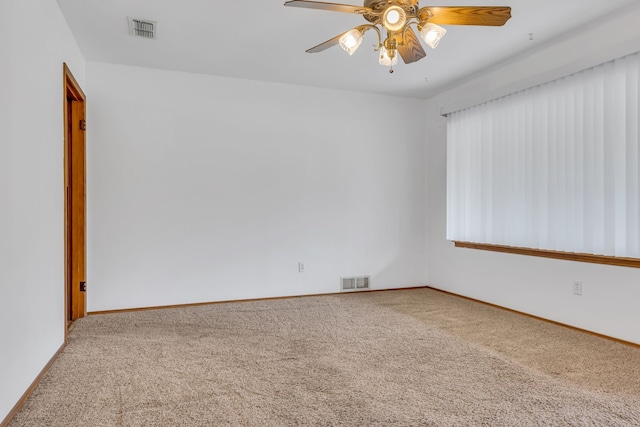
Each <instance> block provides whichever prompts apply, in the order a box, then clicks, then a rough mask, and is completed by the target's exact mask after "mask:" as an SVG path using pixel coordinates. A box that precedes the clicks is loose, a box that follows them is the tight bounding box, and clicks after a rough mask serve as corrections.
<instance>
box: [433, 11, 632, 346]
mask: <svg viewBox="0 0 640 427" xmlns="http://www.w3.org/2000/svg"><path fill="white" fill-rule="evenodd" d="M638 22H640V5H636V6H634V7H633V8H629V9H627V10H626V11H625V13H624V14H621V15H618V16H615V17H613V18H612V19H611V20H610V21H607V22H600V23H599V24H598V25H595V26H592V27H590V29H589V30H588V31H585V32H583V33H577V34H572V35H571V36H570V37H567V38H565V39H564V40H560V41H558V43H557V44H556V45H554V46H548V47H545V48H542V49H540V50H538V51H536V52H531V54H530V55H527V56H522V57H520V58H518V59H517V60H514V61H512V62H510V63H509V64H507V65H504V66H502V67H497V68H496V69H494V70H493V71H491V72H490V73H487V74H485V75H483V76H479V77H478V78H476V79H474V80H472V81H468V82H465V83H464V84H461V85H459V86H458V87H457V88H455V89H452V90H449V91H447V92H446V93H443V94H441V95H440V96H438V97H437V98H434V99H431V100H429V101H428V102H427V111H426V116H425V121H426V122H427V135H428V147H427V152H428V156H427V164H428V165H427V168H428V174H427V182H428V188H427V192H428V197H427V203H428V206H429V211H428V220H429V221H428V230H427V233H428V234H427V240H428V248H429V256H428V264H427V265H428V271H429V284H430V285H432V286H434V287H436V288H440V289H444V290H447V291H450V292H454V293H457V294H461V295H465V296H468V297H472V298H476V299H479V300H483V301H487V302H490V303H493V304H498V305H501V306H505V307H508V308H512V309H515V310H519V311H523V312H526V313H530V314H533V315H536V316H541V317H544V318H547V319H551V320H555V321H558V322H562V323H565V324H569V325H573V326H576V327H579V328H584V329H587V330H590V331H594V332H598V333H602V334H605V335H609V336H613V337H617V338H619V339H623V340H627V341H632V342H635V343H640V327H638V326H639V325H640V310H639V309H638V301H640V269H632V268H625V267H612V266H604V265H595V264H586V263H578V262H571V261H561V260H551V259H545V258H536V257H527V256H521V255H511V254H500V253H494V252H485V251H478V250H472V249H461V248H455V247H454V246H453V244H452V243H450V242H447V241H446V238H445V231H446V230H445V226H446V211H445V201H446V179H445V177H446V119H445V118H443V117H441V116H440V114H439V113H440V109H441V108H446V106H447V105H450V104H452V103H455V102H458V101H459V100H463V99H470V98H474V97H475V98H476V99H481V98H482V97H483V96H485V95H486V94H487V93H490V92H493V93H498V92H500V91H501V90H503V89H504V88H509V87H517V86H519V85H522V84H523V82H526V81H532V78H535V74H536V73H543V74H546V75H552V74H554V73H555V72H556V71H557V70H570V69H571V68H572V67H574V66H575V64H582V65H584V67H587V66H590V65H595V63H597V62H598V61H600V60H601V59H602V51H603V50H605V51H619V52H623V51H628V49H629V46H635V50H637V49H640V27H639V26H638V25H637V23H638ZM599 34H611V36H612V38H611V39H609V40H607V39H605V38H602V37H599ZM594 41H597V43H594ZM594 44H595V45H597V49H594ZM584 67H583V68H584ZM574 71H575V70H574ZM573 280H581V281H582V282H583V295H582V296H575V295H573V294H572V292H571V285H572V281H573Z"/></svg>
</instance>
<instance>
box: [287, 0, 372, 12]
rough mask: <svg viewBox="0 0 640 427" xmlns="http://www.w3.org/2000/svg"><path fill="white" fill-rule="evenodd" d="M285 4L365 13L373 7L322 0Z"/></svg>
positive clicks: (294, 1)
mask: <svg viewBox="0 0 640 427" xmlns="http://www.w3.org/2000/svg"><path fill="white" fill-rule="evenodd" d="M284 5H285V6H295V7H305V8H308V9H320V10H329V11H332V12H346V13H359V14H364V13H367V12H370V11H371V9H370V8H368V7H362V6H353V5H350V4H340V3H325V2H322V1H310V0H289V1H286V2H284Z"/></svg>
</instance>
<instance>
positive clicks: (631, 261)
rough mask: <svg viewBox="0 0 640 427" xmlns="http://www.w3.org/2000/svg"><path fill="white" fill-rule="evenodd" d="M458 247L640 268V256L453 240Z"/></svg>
mask: <svg viewBox="0 0 640 427" xmlns="http://www.w3.org/2000/svg"><path fill="white" fill-rule="evenodd" d="M453 243H454V244H455V246H456V247H457V248H468V249H479V250H483V251H493V252H504V253H510V254H517V255H529V256H537V257H544V258H554V259H562V260H566V261H578V262H589V263H592V264H606V265H617V266H622V267H633V268H640V259H639V258H622V257H613V256H605V255H591V254H581V253H575V252H560V251H549V250H544V249H530V248H520V247H516V246H502V245H488V244H485V243H471V242H457V241H454V242H453Z"/></svg>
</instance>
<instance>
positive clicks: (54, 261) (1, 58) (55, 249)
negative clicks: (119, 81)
mask: <svg viewBox="0 0 640 427" xmlns="http://www.w3.org/2000/svg"><path fill="white" fill-rule="evenodd" d="M63 62H67V64H68V65H69V67H70V69H71V71H72V72H73V73H74V75H75V77H76V79H77V80H78V81H79V83H80V84H81V85H83V83H84V78H85V62H84V59H83V58H82V56H81V54H80V51H79V49H78V47H77V45H76V43H75V40H74V39H73V37H72V35H71V32H70V31H69V28H68V27H67V24H66V21H65V20H64V18H63V16H62V13H61V12H60V9H59V8H58V4H57V3H56V2H55V0H8V1H2V2H0V201H1V202H0V203H1V204H2V208H1V209H0V325H1V326H0V343H2V344H1V346H2V350H1V351H0V421H2V420H3V419H4V418H5V417H6V415H7V414H8V413H9V411H10V410H11V408H12V407H13V406H14V405H15V404H16V402H17V401H18V399H19V398H20V397H21V396H22V394H23V393H24V392H25V390H26V389H27V388H28V387H29V385H30V384H31V383H32V381H33V380H34V379H35V377H36V376H37V375H38V374H39V373H40V371H41V370H42V369H43V368H44V366H45V365H46V363H47V362H48V361H49V360H50V359H51V357H52V356H53V355H54V353H55V352H56V351H57V350H58V348H60V346H61V345H62V344H63V342H64V324H65V313H64V191H63V186H64V180H63V137H64V136H63V127H62V125H63V112H62V99H63V98H62V97H63V88H62V81H63V78H62V63H63Z"/></svg>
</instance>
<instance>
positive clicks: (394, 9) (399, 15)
mask: <svg viewBox="0 0 640 427" xmlns="http://www.w3.org/2000/svg"><path fill="white" fill-rule="evenodd" d="M406 22H407V14H406V12H405V11H404V10H403V9H402V8H401V7H400V6H389V7H388V8H387V10H385V11H384V13H383V14H382V26H383V27H384V28H386V29H387V31H398V30H400V29H402V27H404V24H405V23H406Z"/></svg>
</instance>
